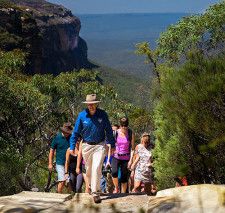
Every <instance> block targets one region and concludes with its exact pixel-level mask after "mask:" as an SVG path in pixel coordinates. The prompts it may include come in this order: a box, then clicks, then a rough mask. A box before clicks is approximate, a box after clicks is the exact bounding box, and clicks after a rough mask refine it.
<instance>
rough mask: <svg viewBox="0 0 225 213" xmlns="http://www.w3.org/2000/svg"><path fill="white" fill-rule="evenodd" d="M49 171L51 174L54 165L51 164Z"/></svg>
mask: <svg viewBox="0 0 225 213" xmlns="http://www.w3.org/2000/svg"><path fill="white" fill-rule="evenodd" d="M48 169H49V171H50V172H52V169H53V166H52V164H49V166H48Z"/></svg>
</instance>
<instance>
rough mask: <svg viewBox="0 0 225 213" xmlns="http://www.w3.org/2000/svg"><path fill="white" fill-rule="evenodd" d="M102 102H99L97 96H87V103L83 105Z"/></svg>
mask: <svg viewBox="0 0 225 213" xmlns="http://www.w3.org/2000/svg"><path fill="white" fill-rule="evenodd" d="M99 102H101V101H98V100H97V96H96V94H90V95H87V96H86V101H84V102H82V103H83V104H95V103H99Z"/></svg>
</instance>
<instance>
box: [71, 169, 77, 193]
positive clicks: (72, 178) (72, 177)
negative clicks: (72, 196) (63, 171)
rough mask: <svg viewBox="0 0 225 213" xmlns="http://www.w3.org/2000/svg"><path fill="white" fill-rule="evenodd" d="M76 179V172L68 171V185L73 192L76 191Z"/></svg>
mask: <svg viewBox="0 0 225 213" xmlns="http://www.w3.org/2000/svg"><path fill="white" fill-rule="evenodd" d="M76 179H77V174H76V173H75V172H70V186H71V189H72V191H73V192H76Z"/></svg>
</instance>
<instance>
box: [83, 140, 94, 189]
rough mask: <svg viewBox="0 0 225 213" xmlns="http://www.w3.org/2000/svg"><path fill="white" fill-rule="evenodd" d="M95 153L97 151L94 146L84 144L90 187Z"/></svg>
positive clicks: (84, 156)
mask: <svg viewBox="0 0 225 213" xmlns="http://www.w3.org/2000/svg"><path fill="white" fill-rule="evenodd" d="M94 152H95V150H94V146H93V145H89V144H86V143H82V156H83V158H84V161H85V169H86V177H87V181H88V184H89V186H91V182H92V160H93V153H94Z"/></svg>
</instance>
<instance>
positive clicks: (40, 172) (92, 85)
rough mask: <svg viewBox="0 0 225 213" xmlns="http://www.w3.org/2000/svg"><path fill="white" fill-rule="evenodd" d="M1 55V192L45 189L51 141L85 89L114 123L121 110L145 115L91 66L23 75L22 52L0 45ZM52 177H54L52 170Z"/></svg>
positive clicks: (77, 109)
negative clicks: (124, 98) (103, 80)
mask: <svg viewBox="0 0 225 213" xmlns="http://www.w3.org/2000/svg"><path fill="white" fill-rule="evenodd" d="M0 56H1V62H0V72H1V75H0V124H1V128H0V142H1V143H0V154H1V155H0V162H1V163H0V169H1V171H3V172H4V173H1V174H2V175H1V176H0V178H2V180H3V181H1V186H0V188H1V192H0V195H6V194H13V193H17V192H19V191H21V188H22V189H23V190H31V189H32V188H36V187H37V188H38V189H39V190H41V191H46V190H49V187H46V183H47V180H48V178H49V175H50V173H49V171H48V169H47V167H48V151H49V149H50V144H51V142H52V140H53V138H54V137H55V136H56V134H58V132H59V127H60V126H61V125H62V124H63V123H64V122H67V121H69V122H71V123H75V121H76V118H77V116H78V113H79V112H80V111H81V110H83V109H84V107H85V105H83V104H81V101H83V100H84V99H85V96H86V95H87V94H90V93H97V94H98V97H99V98H100V100H102V103H101V106H100V107H101V108H103V109H105V110H106V112H107V113H108V114H109V118H110V120H111V121H113V122H114V123H115V122H117V121H118V120H119V118H120V117H121V116H122V115H123V113H124V112H126V113H127V115H128V116H130V115H132V114H133V117H134V119H136V120H138V118H139V116H142V115H143V113H144V115H146V116H147V115H148V113H147V112H146V111H140V112H136V113H135V110H136V107H135V106H134V105H132V104H130V103H126V102H123V101H122V100H120V99H119V98H118V97H117V93H116V91H115V89H114V88H113V87H111V86H104V85H101V84H100V83H99V81H97V78H98V76H97V73H96V72H93V71H89V70H85V69H82V70H79V71H76V70H74V71H73V72H70V73H69V72H67V73H61V74H59V75H58V76H55V77H54V76H53V75H34V76H27V75H24V74H22V73H21V72H20V71H21V70H22V69H23V67H24V66H25V63H26V62H25V56H26V54H25V53H23V52H22V51H20V50H14V51H12V52H3V51H1V52H0ZM131 117H132V116H131ZM131 119H132V118H131ZM147 126H148V125H146V128H147ZM136 129H138V126H136ZM6 168H7V169H6ZM14 171H16V174H15V172H14ZM52 178H53V179H52V182H53V181H54V180H55V178H56V173H55V172H53V174H52ZM6 182H7V183H6ZM5 183H6V184H5ZM4 184H5V185H4Z"/></svg>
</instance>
